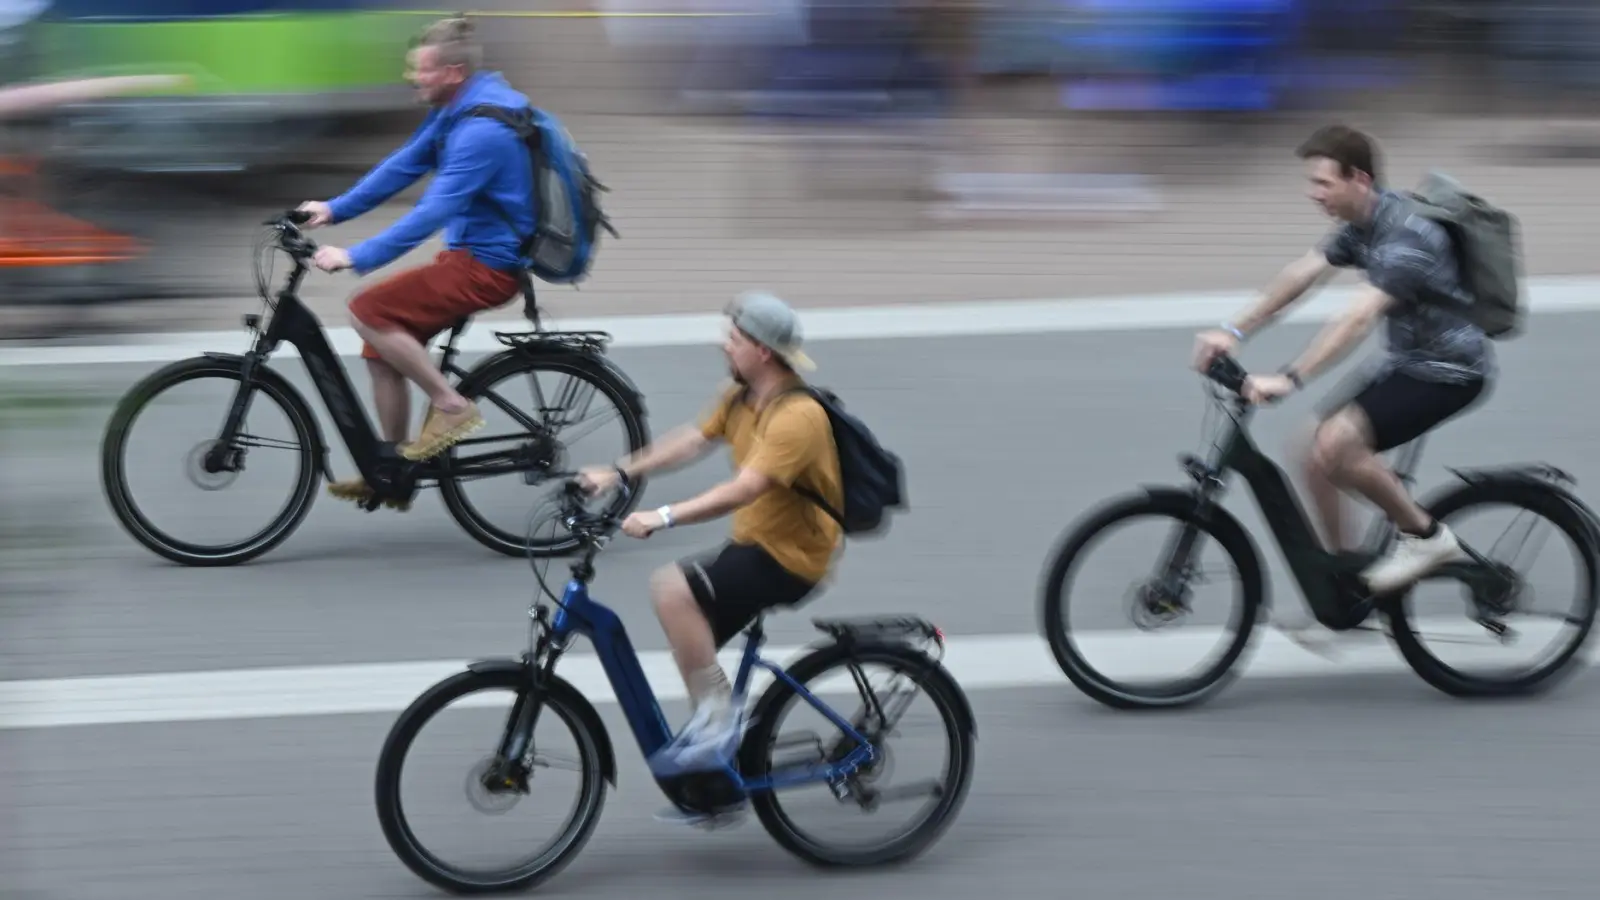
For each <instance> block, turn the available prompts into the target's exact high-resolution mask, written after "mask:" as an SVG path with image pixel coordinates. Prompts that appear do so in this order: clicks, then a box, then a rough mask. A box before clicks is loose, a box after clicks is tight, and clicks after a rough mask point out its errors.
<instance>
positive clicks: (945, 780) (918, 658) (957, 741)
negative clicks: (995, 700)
mask: <svg viewBox="0 0 1600 900" xmlns="http://www.w3.org/2000/svg"><path fill="white" fill-rule="evenodd" d="M863 665H877V666H882V667H884V668H887V669H889V670H890V671H891V672H892V673H893V674H894V675H895V676H896V678H895V680H896V681H902V680H903V681H905V682H907V683H908V684H909V686H910V688H912V689H914V690H916V691H919V692H922V693H925V694H927V695H928V696H929V697H930V698H932V700H933V702H934V706H935V707H936V708H937V710H938V712H939V717H940V721H941V723H942V726H943V728H942V730H943V732H944V735H943V737H944V743H945V747H946V749H947V751H948V753H949V762H948V763H947V764H946V765H945V766H944V767H943V772H942V776H943V777H942V778H941V779H940V782H941V783H940V784H937V785H935V786H933V787H932V788H931V789H929V790H928V793H929V794H930V795H931V796H933V797H934V798H936V799H935V800H934V802H933V803H931V804H928V805H927V807H926V809H925V810H924V811H923V812H922V814H921V815H920V817H918V818H917V819H915V820H914V824H911V825H908V826H906V827H905V828H903V829H901V830H900V832H899V833H898V834H895V835H894V836H892V837H890V838H888V839H887V840H882V841H878V842H874V843H864V844H857V843H854V842H851V843H848V844H841V843H838V842H836V841H830V840H829V835H828V834H809V833H807V831H806V830H804V829H802V828H801V827H800V826H799V825H798V824H796V822H795V820H794V817H793V816H792V815H791V812H790V811H788V810H785V808H784V805H783V803H781V802H780V800H779V796H778V794H779V791H776V790H765V791H760V792H757V793H754V794H753V795H752V796H751V798H750V803H751V806H752V807H753V808H754V809H755V813H756V816H757V818H759V819H760V821H761V824H762V827H764V828H765V829H766V830H767V833H768V834H770V835H771V836H772V838H773V840H775V841H777V842H778V845H779V846H781V847H783V848H784V849H785V850H787V851H789V852H790V853H792V854H794V855H795V856H797V857H799V858H800V859H803V860H805V861H806V862H808V863H811V864H813V865H817V866H824V867H833V866H875V865H885V864H888V863H894V862H901V861H905V860H908V859H912V858H914V857H916V856H918V855H920V854H921V853H922V852H923V851H925V850H927V849H928V848H929V847H931V846H932V845H933V844H934V842H936V841H937V840H938V839H939V838H940V836H942V835H943V834H944V832H945V831H946V830H947V829H948V828H949V827H950V825H951V824H952V823H953V822H954V821H955V817H956V813H957V812H958V811H959V810H960V808H961V806H962V804H963V803H964V802H965V800H966V796H967V791H968V789H969V788H970V787H971V784H972V768H973V756H974V749H975V744H976V738H975V736H974V730H975V723H974V722H973V721H972V719H971V715H970V707H969V706H968V704H967V702H966V698H965V695H964V694H963V693H962V691H961V687H960V685H958V684H957V683H956V682H955V680H954V679H953V678H952V677H951V676H950V673H949V672H948V671H946V670H945V668H944V667H943V666H941V665H939V664H938V663H937V662H936V661H934V660H933V659H931V658H929V657H928V656H927V655H926V654H923V653H921V652H919V651H917V650H916V649H914V648H912V647H909V646H906V645H902V644H894V643H866V642H856V643H854V644H853V645H852V646H849V647H846V646H843V645H833V646H829V647H824V648H822V649H820V650H817V651H816V652H814V653H811V654H810V655H808V656H806V657H804V658H802V659H800V660H799V661H797V662H795V663H794V664H793V665H792V666H789V667H788V669H787V671H788V674H789V675H790V677H792V678H794V679H795V681H797V682H799V683H800V684H802V685H810V686H811V687H809V688H808V690H812V691H815V690H816V689H817V688H816V687H815V683H816V682H818V681H821V680H823V679H824V678H825V677H826V676H828V675H830V674H832V673H833V672H834V671H835V670H838V669H841V668H848V669H850V674H851V676H852V679H853V680H854V681H855V683H856V687H857V689H858V690H862V691H863V693H865V692H866V690H865V689H866V682H867V679H866V677H865V675H863V674H862V673H861V671H860V668H861V667H862V666H863ZM796 700H800V703H799V704H796V703H795V701H796ZM908 702H909V701H908ZM796 705H799V706H810V704H809V703H808V702H807V701H806V700H805V699H803V698H802V697H801V695H800V694H798V693H796V691H795V689H794V688H793V687H791V686H790V685H789V684H788V683H787V682H785V681H775V682H773V683H772V684H771V685H770V686H769V687H768V688H767V690H766V692H765V693H764V694H763V695H762V696H761V699H760V700H759V701H758V702H757V703H756V705H755V708H754V709H753V710H752V712H751V719H752V720H753V722H754V724H753V725H752V726H751V729H750V731H749V732H748V733H747V734H746V735H745V739H744V742H743V744H741V746H740V748H739V757H740V759H739V769H740V773H741V775H742V776H743V777H744V779H745V780H746V781H751V780H756V779H762V778H768V777H772V776H774V775H775V774H780V775H781V774H782V773H785V772H790V773H794V772H807V771H811V770H814V769H815V767H817V766H819V765H826V764H830V763H837V762H839V761H842V760H843V759H844V758H845V756H846V755H848V754H849V753H850V752H851V751H852V750H854V749H855V743H854V741H853V740H852V739H851V738H850V737H849V736H848V735H846V734H845V733H844V732H843V731H840V730H839V729H838V726H837V725H832V726H831V727H832V728H833V731H832V732H831V734H832V737H833V740H831V741H828V742H825V741H823V740H821V739H818V738H815V737H813V738H812V739H811V740H808V741H804V742H802V746H805V747H807V748H810V747H811V746H813V745H814V746H815V748H816V749H815V751H814V752H811V751H809V749H808V751H807V758H805V759H804V760H787V759H786V760H785V762H786V764H785V765H782V766H779V765H776V764H775V762H774V759H775V756H776V755H777V753H778V752H779V750H780V746H781V744H780V741H779V740H778V734H777V730H778V727H779V723H780V722H781V721H782V720H783V717H784V713H785V712H787V711H788V710H789V708H790V707H792V706H796ZM895 705H896V704H895V703H894V702H893V701H892V700H891V701H887V702H885V701H883V700H882V698H879V697H877V696H876V694H874V695H873V698H872V699H871V700H869V699H868V698H867V697H865V696H863V698H862V707H863V708H862V709H860V710H856V711H855V714H854V715H853V716H851V715H849V714H846V713H843V711H837V713H836V714H839V715H841V716H842V717H844V718H846V719H847V720H849V721H850V722H851V725H852V726H853V727H854V728H855V729H856V731H857V732H859V733H860V734H862V735H863V736H864V737H866V738H867V740H868V741H869V742H870V743H871V745H872V747H873V749H874V751H875V752H876V758H875V759H873V760H872V761H870V762H868V763H867V764H865V765H864V766H863V767H862V768H861V769H859V770H857V772H856V773H855V774H853V775H850V776H847V777H846V778H845V779H844V780H843V781H842V782H840V783H838V784H835V785H830V787H832V788H833V789H834V792H835V797H836V798H837V799H838V800H839V801H840V802H841V803H849V802H857V801H867V802H866V804H865V805H866V809H867V810H868V811H869V812H870V811H874V810H876V809H877V806H876V804H877V803H887V802H890V801H891V800H895V799H899V798H900V796H901V795H902V794H906V795H910V794H917V793H921V792H922V791H923V788H922V787H921V786H920V785H919V786H918V788H917V790H915V791H912V790H911V789H909V788H904V789H896V788H893V787H887V788H880V787H879V785H878V782H879V781H880V780H881V779H883V777H884V773H885V771H887V770H888V769H889V768H890V766H891V763H890V762H889V761H888V760H889V759H890V757H889V753H890V751H889V749H888V744H887V743H886V741H885V738H886V737H887V736H888V735H889V734H890V733H892V732H894V731H895V730H896V726H897V725H898V719H899V716H900V715H903V714H904V708H903V707H902V708H901V709H899V710H898V712H892V711H891V710H893V708H894V707H895ZM884 719H888V720H889V721H883V720H884ZM813 742H814V744H813ZM782 743H790V742H782ZM812 756H815V757H816V758H811V757H812ZM811 783H812V784H815V783H816V782H815V781H814V780H813V781H812V782H811ZM799 787H800V785H799V784H796V785H794V786H793V787H789V788H783V789H781V790H782V792H783V793H785V794H789V793H793V792H795V791H797V790H798V789H799ZM869 798H870V799H869Z"/></svg>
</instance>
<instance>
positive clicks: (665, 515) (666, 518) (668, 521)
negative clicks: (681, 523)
mask: <svg viewBox="0 0 1600 900" xmlns="http://www.w3.org/2000/svg"><path fill="white" fill-rule="evenodd" d="M656 515H658V516H660V517H661V524H662V525H663V526H664V527H666V528H671V527H672V507H670V506H663V507H661V508H660V509H658V510H656Z"/></svg>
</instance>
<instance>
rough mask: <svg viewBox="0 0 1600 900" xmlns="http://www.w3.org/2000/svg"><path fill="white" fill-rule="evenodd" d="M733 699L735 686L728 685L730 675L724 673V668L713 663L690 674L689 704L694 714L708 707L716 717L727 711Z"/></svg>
mask: <svg viewBox="0 0 1600 900" xmlns="http://www.w3.org/2000/svg"><path fill="white" fill-rule="evenodd" d="M732 698H733V685H731V684H729V683H728V674H727V673H726V672H724V671H722V666H720V665H717V664H716V663H712V664H711V665H709V666H706V667H705V668H704V669H700V670H698V671H694V672H690V673H689V702H690V704H691V705H692V707H693V709H692V711H693V712H699V711H700V707H702V706H708V707H710V709H709V710H708V712H711V713H712V714H713V715H715V714H717V713H720V712H722V711H723V710H724V709H726V708H727V707H728V704H729V701H730V700H731V699H732Z"/></svg>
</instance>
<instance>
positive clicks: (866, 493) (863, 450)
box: [769, 385, 906, 536]
mask: <svg viewBox="0 0 1600 900" xmlns="http://www.w3.org/2000/svg"><path fill="white" fill-rule="evenodd" d="M801 393H803V394H809V395H810V396H811V398H812V399H813V400H816V401H817V402H818V403H819V404H821V405H822V408H823V409H824V410H826V411H827V413H828V424H829V425H831V426H832V427H833V442H834V445H835V446H837V447H838V448H839V476H840V480H841V481H842V482H843V486H844V510H843V511H842V512H841V511H840V510H836V509H834V508H833V506H832V505H830V504H829V503H828V502H827V501H826V500H824V499H822V495H820V494H818V493H817V492H816V491H813V490H811V489H810V488H807V487H802V486H800V485H798V484H796V485H794V488H793V489H794V491H795V493H797V494H799V495H800V496H802V497H805V498H806V499H807V500H810V501H811V502H812V503H815V504H817V505H818V506H820V507H822V509H823V511H824V512H826V513H827V514H828V515H829V516H832V517H833V519H834V521H836V522H838V523H839V525H840V527H841V528H843V529H844V533H845V534H847V535H852V536H859V535H866V534H881V533H882V532H884V531H885V530H887V529H888V527H889V522H888V511H889V510H891V509H899V510H904V509H905V508H906V502H905V476H904V474H903V473H902V471H901V465H900V457H899V456H896V455H895V454H894V453H893V452H892V451H890V450H888V449H886V448H885V447H884V446H883V445H882V444H880V443H878V438H877V437H876V436H875V435H873V433H872V430H871V429H870V428H868V427H867V426H866V423H864V422H862V421H861V420H860V419H858V418H856V417H855V416H853V415H851V414H850V413H848V412H845V409H844V404H843V403H841V402H840V401H839V398H838V397H837V396H836V395H835V394H834V393H833V392H832V391H830V390H828V389H827V388H819V387H814V386H811V385H806V386H803V387H797V388H790V389H789V390H787V391H784V392H783V394H780V395H779V396H780V397H781V396H784V395H787V394H801ZM773 399H774V401H776V399H777V398H773ZM769 408H770V407H769Z"/></svg>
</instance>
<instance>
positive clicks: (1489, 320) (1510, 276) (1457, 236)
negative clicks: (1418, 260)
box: [1407, 172, 1526, 340]
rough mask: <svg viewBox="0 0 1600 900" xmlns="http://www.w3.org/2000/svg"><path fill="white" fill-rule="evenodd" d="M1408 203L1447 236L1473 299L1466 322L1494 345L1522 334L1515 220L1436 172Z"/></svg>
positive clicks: (1519, 250) (1522, 302) (1523, 304)
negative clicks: (1438, 226)
mask: <svg viewBox="0 0 1600 900" xmlns="http://www.w3.org/2000/svg"><path fill="white" fill-rule="evenodd" d="M1407 197H1408V198H1409V199H1410V200H1411V202H1412V203H1413V204H1414V205H1415V208H1416V210H1417V212H1418V213H1419V214H1421V215H1422V216H1424V217H1426V218H1428V219H1431V220H1433V221H1435V222H1438V223H1439V224H1440V225H1442V226H1444V229H1445V231H1446V232H1448V233H1449V235H1450V239H1451V242H1452V243H1453V244H1454V245H1455V249H1456V261H1457V265H1458V266H1459V267H1460V270H1461V282H1462V287H1464V288H1466V290H1467V293H1469V294H1471V295H1472V298H1473V303H1472V308H1471V310H1470V311H1469V312H1468V314H1467V317H1468V318H1469V319H1471V320H1472V322H1473V324H1475V325H1477V326H1478V327H1479V328H1482V329H1483V331H1484V334H1486V335H1488V336H1489V337H1490V338H1491V339H1494V340H1502V339H1507V338H1512V337H1516V336H1518V335H1520V334H1522V330H1523V324H1524V323H1523V319H1524V316H1525V315H1526V302H1525V299H1524V297H1523V294H1522V285H1521V276H1522V266H1521V262H1522V248H1521V246H1520V241H1519V240H1518V238H1519V234H1518V232H1519V229H1518V225H1517V219H1516V217H1515V216H1513V215H1511V214H1510V213H1508V212H1506V211H1505V210H1503V209H1501V208H1499V207H1498V206H1495V205H1494V204H1493V203H1490V202H1489V201H1487V200H1485V199H1484V198H1482V197H1479V196H1478V195H1477V194H1474V193H1472V192H1471V191H1469V190H1467V189H1466V188H1465V187H1463V186H1462V184H1461V183H1460V182H1459V181H1456V180H1455V179H1454V178H1451V177H1450V176H1448V175H1442V174H1440V173H1437V172H1431V173H1429V174H1428V176H1427V177H1426V178H1424V179H1422V182H1421V183H1420V184H1418V185H1417V188H1416V190H1414V191H1410V192H1408V193H1407Z"/></svg>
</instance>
